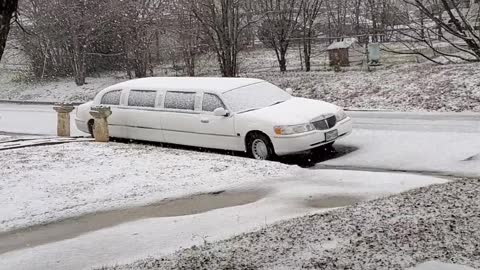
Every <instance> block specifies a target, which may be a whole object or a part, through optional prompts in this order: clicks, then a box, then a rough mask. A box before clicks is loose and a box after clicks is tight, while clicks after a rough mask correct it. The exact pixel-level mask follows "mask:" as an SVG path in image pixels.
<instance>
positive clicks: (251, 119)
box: [75, 78, 352, 160]
mask: <svg viewBox="0 0 480 270" xmlns="http://www.w3.org/2000/svg"><path fill="white" fill-rule="evenodd" d="M93 106H109V107H111V109H112V112H113V113H112V115H111V116H110V117H109V118H108V122H109V123H108V124H109V132H110V135H111V136H112V137H117V138H126V139H135V140H145V141H154V142H164V143H170V144H180V145H189V146H196V147H205V148H214V149H225V150H234V151H245V152H247V153H248V154H249V155H250V156H251V157H253V158H256V159H261V160H265V159H271V158H273V157H274V156H275V155H279V156H281V155H287V154H293V153H299V152H304V151H307V150H311V149H314V148H317V147H320V146H324V145H327V144H333V143H334V142H335V140H337V139H339V138H340V137H342V136H345V135H347V134H349V133H350V132H351V131H352V121H351V119H350V118H349V117H348V116H347V115H346V114H345V112H344V111H343V109H341V108H339V107H338V106H335V105H333V104H329V103H326V102H323V101H319V100H311V99H305V98H297V97H292V96H291V95H290V94H289V93H287V91H284V90H282V89H280V88H278V87H277V86H275V85H273V84H271V83H268V82H266V81H263V80H258V79H243V78H232V79H228V78H145V79H138V80H132V81H127V82H124V83H120V84H117V85H114V86H111V87H108V88H106V89H104V90H103V91H101V92H100V93H99V94H98V95H97V96H96V97H95V99H94V100H93V101H92V102H88V103H86V104H83V105H80V106H79V108H78V110H77V114H76V119H75V120H76V125H77V127H78V128H79V129H80V130H82V131H84V132H87V133H92V128H93V123H94V122H93V121H94V120H93V118H92V116H91V115H90V113H89V112H90V109H91V107H93Z"/></svg>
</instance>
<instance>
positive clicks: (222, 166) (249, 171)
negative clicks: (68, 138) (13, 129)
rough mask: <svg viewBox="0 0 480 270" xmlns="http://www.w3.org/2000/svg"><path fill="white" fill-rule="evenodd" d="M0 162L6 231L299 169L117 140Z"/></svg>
mask: <svg viewBox="0 0 480 270" xmlns="http://www.w3.org/2000/svg"><path fill="white" fill-rule="evenodd" d="M12 161H13V162H12ZM0 164H2V167H1V170H0V179H2V181H0V205H2V207H1V208H0V217H1V221H0V232H1V231H8V230H12V229H15V228H19V227H26V226H31V225H34V224H40V223H45V222H52V221H54V220H57V219H60V218H66V217H72V216H79V215H81V214H84V213H90V212H95V211H99V210H109V209H113V208H122V207H126V206H132V205H139V204H147V203H151V202H156V201H160V200H162V199H166V198H171V197H178V196H184V195H189V194H193V193H198V192H206V191H217V190H222V188H225V187H226V186H232V185H236V184H243V183H248V182H255V181H261V180H263V179H267V178H274V177H281V176H287V175H291V174H294V173H295V171H296V170H297V169H296V168H295V167H293V166H288V165H283V164H280V163H273V162H258V161H255V160H251V159H248V158H241V157H234V156H228V155H220V154H211V153H203V152H195V151H186V150H179V149H170V148H162V147H156V146H148V145H136V144H117V143H110V144H97V143H72V144H66V145H58V146H46V147H34V148H24V149H18V150H9V151H2V152H0Z"/></svg>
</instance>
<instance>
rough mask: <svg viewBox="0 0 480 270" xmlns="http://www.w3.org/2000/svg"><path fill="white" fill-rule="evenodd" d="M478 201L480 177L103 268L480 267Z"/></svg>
mask: <svg viewBox="0 0 480 270" xmlns="http://www.w3.org/2000/svg"><path fill="white" fill-rule="evenodd" d="M479 196H480V181H479V180H462V181H457V182H451V183H447V184H442V185H434V186H429V187H424V188H419V189H416V190H413V191H408V192H405V193H403V194H400V195H395V196H392V197H389V198H384V199H379V200H375V201H370V202H365V203H359V204H357V205H355V206H351V207H347V208H343V209H338V210H334V211H330V212H327V213H323V214H317V215H311V216H305V217H301V218H296V219H291V220H288V221H284V222H281V223H278V224H275V225H271V226H267V227H265V228H264V229H262V230H259V231H257V232H252V233H247V234H243V235H239V236H236V237H234V238H231V239H229V240H226V241H220V242H213V243H206V244H204V245H200V246H193V247H191V248H188V249H184V250H181V251H179V252H177V253H175V254H173V255H170V256H166V257H157V258H148V259H145V260H141V261H138V262H135V263H132V264H128V265H123V266H116V267H112V268H103V269H115V270H120V269H212V270H213V269H405V268H408V267H412V266H415V265H418V264H421V263H423V262H425V261H430V260H436V261H441V262H446V263H455V264H460V265H466V266H471V267H473V268H479V267H480V255H479V253H478V243H479V242H480V231H479V230H478V228H479V226H480V218H479V217H480V200H478V197H479Z"/></svg>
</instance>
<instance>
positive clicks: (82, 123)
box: [75, 118, 90, 133]
mask: <svg viewBox="0 0 480 270" xmlns="http://www.w3.org/2000/svg"><path fill="white" fill-rule="evenodd" d="M75 125H76V126H77V129H78V130H80V131H82V132H85V133H90V130H88V124H87V122H86V121H82V120H80V119H78V118H75Z"/></svg>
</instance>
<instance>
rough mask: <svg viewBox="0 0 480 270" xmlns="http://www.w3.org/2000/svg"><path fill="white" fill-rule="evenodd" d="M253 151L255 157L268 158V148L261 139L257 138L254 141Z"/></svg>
mask: <svg viewBox="0 0 480 270" xmlns="http://www.w3.org/2000/svg"><path fill="white" fill-rule="evenodd" d="M252 153H253V157H254V158H255V159H259V160H266V159H267V158H268V148H267V145H266V144H265V142H264V141H263V140H261V139H256V140H254V141H253V143H252Z"/></svg>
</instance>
